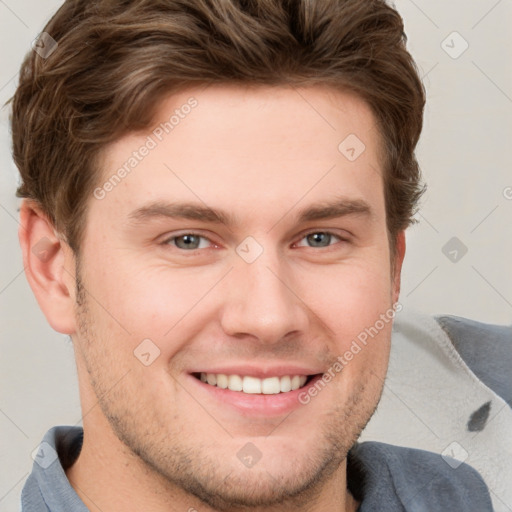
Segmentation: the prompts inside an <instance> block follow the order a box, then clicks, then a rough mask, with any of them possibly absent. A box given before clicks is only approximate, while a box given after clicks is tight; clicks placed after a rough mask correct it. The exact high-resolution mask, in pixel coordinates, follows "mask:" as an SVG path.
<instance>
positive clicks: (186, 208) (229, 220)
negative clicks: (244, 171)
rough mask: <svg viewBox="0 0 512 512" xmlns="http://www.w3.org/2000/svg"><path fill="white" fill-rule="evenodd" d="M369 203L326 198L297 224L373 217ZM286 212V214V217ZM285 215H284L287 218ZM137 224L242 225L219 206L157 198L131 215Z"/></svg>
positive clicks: (299, 216) (302, 214)
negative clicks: (166, 221) (159, 221)
mask: <svg viewBox="0 0 512 512" xmlns="http://www.w3.org/2000/svg"><path fill="white" fill-rule="evenodd" d="M372 213H373V211H372V208H371V207H370V205H369V204H368V203H367V202H366V201H364V200H362V199H348V198H338V199H336V200H334V201H333V200H331V201H324V202H321V203H318V204H315V205H311V206H309V207H307V208H304V209H302V210H299V212H298V214H297V222H298V223H306V222H310V221H317V220H323V219H333V218H338V217H344V216H347V215H363V216H368V217H369V216H371V215H372ZM286 215H287V214H285V215H284V216H286ZM284 216H283V217H284ZM128 218H129V220H131V221H133V222H135V223H145V222H149V221H151V220H153V219H158V218H172V219H189V220H198V221H202V222H210V223H214V224H224V225H226V226H228V227H233V226H237V225H239V224H240V222H239V220H238V217H236V216H234V215H232V214H231V213H228V212H227V211H225V210H222V209H218V208H210V207H209V206H206V205H204V204H200V203H191V202H175V203H169V202H162V201H157V202H154V203H150V204H148V205H144V206H141V207H140V208H137V209H135V210H133V211H132V212H131V213H130V214H129V215H128Z"/></svg>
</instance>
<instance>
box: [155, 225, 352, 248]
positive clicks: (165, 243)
mask: <svg viewBox="0 0 512 512" xmlns="http://www.w3.org/2000/svg"><path fill="white" fill-rule="evenodd" d="M316 233H322V234H324V235H330V236H331V237H334V238H337V239H338V240H339V242H348V239H347V238H343V237H341V236H340V235H337V234H336V233H334V232H332V231H322V230H318V229H317V230H312V231H308V232H306V233H304V234H302V235H301V238H300V240H299V241H302V240H303V239H304V238H306V237H308V236H309V235H313V234H316ZM186 235H192V236H196V237H199V238H202V239H205V240H208V241H209V242H210V243H212V244H215V242H212V240H210V239H209V238H208V237H206V236H204V235H201V234H199V233H195V232H193V231H189V232H185V233H182V234H181V235H174V236H172V237H169V238H166V239H165V240H164V241H163V242H162V243H161V245H163V246H167V245H171V242H173V241H174V240H176V239H177V238H181V237H183V236H186ZM339 242H337V243H339ZM333 245H336V243H334V244H330V245H328V246H326V247H319V248H318V249H324V250H328V249H329V248H330V247H332V246H333ZM173 247H174V248H175V249H178V250H179V251H180V252H184V253H185V252H190V253H194V252H196V251H200V250H204V248H202V249H201V248H196V249H190V250H186V249H181V248H180V247H177V246H176V245H173ZM302 247H304V246H302ZM309 248H310V249H316V247H309Z"/></svg>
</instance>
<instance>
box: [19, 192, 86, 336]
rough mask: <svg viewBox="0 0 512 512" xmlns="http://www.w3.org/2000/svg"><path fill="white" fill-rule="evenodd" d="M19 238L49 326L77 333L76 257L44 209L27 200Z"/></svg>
mask: <svg viewBox="0 0 512 512" xmlns="http://www.w3.org/2000/svg"><path fill="white" fill-rule="evenodd" d="M18 237H19V241H20V245H21V250H22V254H23V265H24V267H25V275H26V276H27V280H28V283H29V285H30V287H31V288H32V291H33V292H34V295H35V297H36V299H37V302H38V304H39V307H40V308H41V310H42V312H43V313H44V316H45V317H46V319H47V320H48V323H49V324H50V325H51V326H52V328H53V329H55V330H56V331H58V332H61V333H63V334H73V333H74V332H75V330H76V329H75V314H74V303H75V264H74V262H75V258H74V254H73V251H72V250H71V248H70V247H69V245H68V244H67V243H66V242H65V241H63V240H62V239H61V238H60V236H59V235H58V233H57V232H56V231H55V228H54V227H53V225H52V223H51V222H50V221H49V220H48V218H47V217H46V215H45V214H44V213H43V211H42V209H41V208H40V207H39V206H38V204H37V203H35V202H34V201H32V200H28V199H24V200H23V202H22V204H21V208H20V228H19V230H18Z"/></svg>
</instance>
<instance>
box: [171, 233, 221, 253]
mask: <svg viewBox="0 0 512 512" xmlns="http://www.w3.org/2000/svg"><path fill="white" fill-rule="evenodd" d="M202 241H204V242H202ZM210 243H211V242H210V240H208V238H206V237H204V236H201V235H198V234H197V233H184V234H183V235H177V236H173V237H171V238H168V239H167V240H165V241H164V242H163V245H174V246H175V247H177V248H178V249H184V250H195V249H206V248H208V244H210Z"/></svg>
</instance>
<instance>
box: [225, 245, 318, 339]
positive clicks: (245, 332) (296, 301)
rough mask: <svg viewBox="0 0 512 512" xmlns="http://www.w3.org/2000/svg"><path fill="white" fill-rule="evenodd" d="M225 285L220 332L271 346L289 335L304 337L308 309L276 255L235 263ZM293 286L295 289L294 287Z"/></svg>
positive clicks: (291, 277) (265, 254) (266, 252)
mask: <svg viewBox="0 0 512 512" xmlns="http://www.w3.org/2000/svg"><path fill="white" fill-rule="evenodd" d="M227 281H228V282H226V283H225V286H226V287H227V289H228V291H227V292H226V293H227V297H228V298H227V300H226V301H225V302H224V307H223V309H222V314H221V324H222V328H223V330H224V332H225V333H226V334H228V335H230V336H234V337H244V336H245V337H252V338H255V339H257V340H258V341H259V342H261V343H267V344H273V343H278V342H279V341H281V340H283V339H284V338H285V337H286V336H288V335H291V334H292V333H293V334H294V335H295V336H297V337H300V336H301V335H304V333H305V331H306V328H307V322H308V308H307V306H306V304H305V302H304V300H303V298H302V297H300V290H295V289H294V288H297V284H296V283H294V279H293V275H292V273H291V271H290V268H289V267H288V266H286V264H285V263H284V262H282V261H281V262H280V261H279V258H278V256H274V255H273V254H270V251H264V253H263V254H262V255H261V256H260V257H259V258H258V259H257V260H256V261H254V262H252V263H246V262H245V261H243V260H239V261H236V263H235V267H234V268H233V270H232V271H231V273H230V279H228V280H227ZM294 284H295V287H294Z"/></svg>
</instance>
